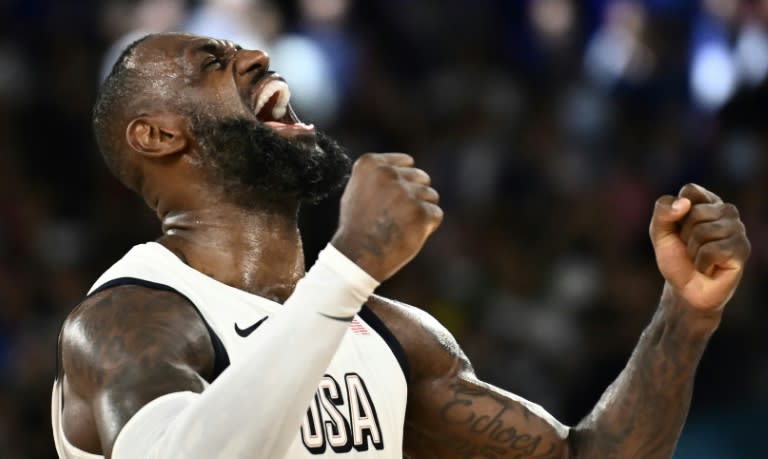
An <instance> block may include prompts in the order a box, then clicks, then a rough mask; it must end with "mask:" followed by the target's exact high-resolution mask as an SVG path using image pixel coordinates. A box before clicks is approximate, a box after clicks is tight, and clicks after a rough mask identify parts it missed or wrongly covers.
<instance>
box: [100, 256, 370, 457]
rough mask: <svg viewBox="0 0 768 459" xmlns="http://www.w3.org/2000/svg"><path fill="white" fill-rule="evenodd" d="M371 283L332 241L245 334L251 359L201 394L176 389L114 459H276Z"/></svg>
mask: <svg viewBox="0 0 768 459" xmlns="http://www.w3.org/2000/svg"><path fill="white" fill-rule="evenodd" d="M378 284H379V283H378V282H377V281H376V280H375V279H373V278H372V277H371V276H369V275H368V274H367V273H366V272H365V271H363V270H362V269H361V268H360V267H358V266H357V265H356V264H354V263H353V262H352V261H350V260H349V259H347V258H346V257H345V256H344V255H342V254H341V253H340V252H339V251H338V250H336V249H335V248H334V247H333V246H331V245H330V244H329V245H328V246H327V247H326V248H325V249H324V250H323V251H322V252H321V253H320V256H319V257H318V260H317V262H316V263H315V264H314V266H313V267H312V268H311V269H310V270H309V272H308V273H307V274H306V276H305V277H304V278H303V279H302V280H301V281H299V283H298V284H297V286H296V290H295V291H294V293H293V295H291V297H290V298H288V300H287V301H286V302H285V304H284V305H283V308H282V309H281V310H280V312H279V313H277V314H273V315H272V316H271V317H270V319H269V320H267V321H266V322H264V325H262V326H261V327H259V330H258V332H257V333H254V334H252V335H251V336H250V337H248V340H249V341H250V345H251V346H252V349H253V352H252V353H251V355H249V356H248V357H247V358H246V359H244V360H242V361H240V362H237V363H235V364H232V365H231V366H230V367H229V368H227V369H226V370H225V371H224V372H223V373H222V374H221V375H220V376H219V377H218V378H217V379H216V380H215V381H214V382H213V383H212V384H211V385H210V386H208V388H207V389H206V390H205V391H203V392H202V393H200V394H195V393H192V392H176V393H172V394H167V395H164V396H162V397H159V398H157V399H155V400H153V401H152V402H150V403H148V404H147V405H145V406H144V407H143V408H142V409H141V410H139V411H138V412H137V413H136V414H135V415H134V416H133V417H132V418H131V420H130V421H128V423H127V424H126V425H125V426H124V427H123V429H122V431H121V432H120V434H119V435H118V437H117V440H116V441H115V446H114V448H113V452H112V457H113V458H114V459H139V458H140V459H148V458H157V459H171V458H187V459H212V458H227V459H233V458H245V457H247V458H265V459H267V458H268V459H280V458H283V457H284V456H285V454H286V451H287V450H288V448H289V447H290V445H291V443H292V442H293V441H294V439H295V438H296V435H297V434H298V432H299V427H300V425H301V420H302V418H303V417H304V415H305V414H306V412H307V407H308V406H309V403H310V401H311V400H312V397H313V395H314V393H315V390H316V389H317V384H318V382H319V381H320V379H321V378H322V376H323V374H324V372H325V371H326V370H327V368H328V365H329V364H330V361H331V359H332V358H333V356H334V354H335V353H336V350H337V349H338V347H339V344H340V343H341V340H342V338H343V337H344V334H345V333H346V332H347V328H348V326H349V320H351V319H352V317H353V316H354V315H355V314H356V313H357V312H358V311H359V310H360V308H361V307H362V305H363V303H364V302H365V301H366V300H367V299H368V297H369V296H370V295H371V293H373V290H374V289H375V288H376V287H377V286H378Z"/></svg>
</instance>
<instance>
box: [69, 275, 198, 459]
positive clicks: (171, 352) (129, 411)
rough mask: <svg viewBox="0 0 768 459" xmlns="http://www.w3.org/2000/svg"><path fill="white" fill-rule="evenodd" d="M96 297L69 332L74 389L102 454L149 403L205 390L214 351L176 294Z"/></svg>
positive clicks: (123, 291) (130, 292) (127, 291)
mask: <svg viewBox="0 0 768 459" xmlns="http://www.w3.org/2000/svg"><path fill="white" fill-rule="evenodd" d="M114 290H115V291H114V292H105V294H103V295H102V296H100V297H98V298H94V299H93V300H92V301H90V304H86V305H85V306H86V307H85V308H81V309H80V310H78V312H77V314H75V315H73V317H71V318H70V319H69V320H68V321H67V323H66V324H65V327H64V333H63V339H62V351H63V352H62V362H63V366H64V374H65V375H66V378H67V381H68V382H69V387H71V388H72V390H73V391H75V393H77V395H78V396H79V397H80V398H82V399H83V400H84V401H86V403H88V404H89V406H90V407H91V410H92V414H93V419H94V424H95V425H94V426H93V427H94V428H95V429H96V431H97V433H98V437H99V439H100V443H101V446H102V451H103V452H104V453H105V455H106V456H107V457H109V456H110V453H111V450H112V446H113V445H114V442H115V439H116V438H117V435H118V434H119V433H120V431H121V430H122V428H123V426H125V424H126V423H127V422H128V421H129V420H130V419H131V417H133V416H134V415H135V414H136V413H137V412H138V411H139V410H140V409H141V408H142V407H143V406H145V405H146V404H148V403H149V402H151V401H152V400H155V399H157V398H158V397H160V396H162V395H165V394H169V393H174V392H184V391H192V392H201V391H202V390H203V388H204V386H205V380H204V379H203V376H202V375H206V374H207V373H209V372H210V370H211V364H212V362H213V350H212V345H211V343H210V337H209V335H208V332H207V329H206V328H205V325H204V324H203V322H202V319H201V318H200V317H199V316H198V315H197V312H196V311H195V310H194V308H193V307H192V306H191V305H190V304H189V303H188V302H186V300H185V299H183V298H182V297H180V296H179V295H177V294H175V293H172V292H165V291H153V290H147V289H144V288H141V287H119V288H116V289H114Z"/></svg>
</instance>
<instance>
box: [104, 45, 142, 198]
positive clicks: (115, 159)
mask: <svg viewBox="0 0 768 459" xmlns="http://www.w3.org/2000/svg"><path fill="white" fill-rule="evenodd" d="M150 37H152V34H150V35H145V36H143V37H141V38H139V39H138V40H136V41H134V42H132V43H131V44H129V45H128V46H127V47H126V48H125V49H124V50H123V52H122V53H120V56H119V57H118V58H117V61H116V62H115V64H114V65H113V66H112V70H111V71H110V72H109V75H107V78H106V79H105V80H104V82H103V83H102V85H101V88H100V89H99V92H98V95H97V96H96V103H95V104H94V106H93V119H92V121H93V131H94V134H95V136H96V144H97V145H98V147H99V150H100V151H101V155H102V157H103V158H104V162H106V163H107V167H108V168H109V170H110V171H111V172H112V173H113V174H114V175H115V177H117V178H118V180H120V181H121V182H123V183H124V184H125V185H126V186H128V187H129V188H134V185H133V183H132V180H131V178H130V177H129V175H130V174H129V171H128V170H127V169H128V168H127V167H126V164H125V161H124V158H123V155H124V152H123V148H122V143H121V136H122V132H116V126H114V123H115V121H116V120H117V119H118V118H119V116H120V115H121V110H124V109H126V107H128V106H129V105H131V102H132V100H133V99H134V98H136V97H137V96H138V95H139V94H141V93H142V92H143V91H144V90H145V88H144V85H145V84H146V79H145V78H144V77H142V75H141V73H140V71H139V69H137V68H135V67H134V66H133V65H129V63H130V62H131V58H132V57H133V56H134V53H135V51H136V48H137V47H138V46H139V45H140V44H141V43H142V42H144V41H145V40H147V39H148V38H150Z"/></svg>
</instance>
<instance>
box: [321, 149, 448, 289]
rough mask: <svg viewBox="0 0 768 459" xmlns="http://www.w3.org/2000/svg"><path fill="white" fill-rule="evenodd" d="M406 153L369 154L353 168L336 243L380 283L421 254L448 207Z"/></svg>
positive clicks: (342, 203) (429, 180)
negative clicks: (440, 200) (443, 208)
mask: <svg viewBox="0 0 768 459" xmlns="http://www.w3.org/2000/svg"><path fill="white" fill-rule="evenodd" d="M413 164H414V162H413V158H412V157H410V156H409V155H406V154H402V153H382V154H372V153H369V154H366V155H363V156H361V157H360V158H359V159H358V160H357V161H356V162H355V165H354V167H353V168H352V176H351V177H350V179H349V183H347V187H346V189H345V190H344V195H343V196H342V197H341V210H340V215H339V227H338V230H337V231H336V234H335V235H334V236H333V239H332V240H331V243H332V244H333V246H334V247H336V248H337V249H338V250H339V251H340V252H341V253H343V254H344V255H346V256H347V257H348V258H349V259H351V260H352V261H354V262H355V263H357V265H358V266H360V267H361V268H363V269H364V270H365V271H366V272H367V273H368V274H370V275H371V277H374V278H375V279H376V280H378V281H379V282H381V281H383V280H385V279H388V278H389V277H391V276H392V275H393V274H395V273H396V272H397V271H399V270H400V268H402V267H403V266H405V265H406V264H407V263H408V262H409V261H411V259H413V257H415V256H416V254H417V253H419V250H421V247H422V246H423V245H424V242H425V241H426V240H427V237H429V235H430V234H432V233H433V232H434V231H435V229H437V227H438V226H439V225H440V222H441V221H442V219H443V211H442V210H441V209H440V207H439V206H438V205H437V204H438V201H439V196H438V194H437V191H435V190H434V189H433V188H432V187H431V186H430V183H431V179H430V177H429V175H427V173H426V172H424V171H422V170H421V169H416V168H414V167H413Z"/></svg>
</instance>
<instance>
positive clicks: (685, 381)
mask: <svg viewBox="0 0 768 459" xmlns="http://www.w3.org/2000/svg"><path fill="white" fill-rule="evenodd" d="M681 301H682V300H681V299H679V298H677V297H676V296H675V294H674V292H673V291H672V288H671V287H669V286H668V285H666V286H665V288H664V293H663V294H662V299H661V302H660V305H659V308H658V310H657V311H656V314H655V315H654V317H653V320H652V321H651V323H650V325H649V326H648V327H647V328H646V329H645V331H644V332H643V334H642V336H641V337H640V340H639V342H638V344H637V346H636V347H635V350H634V352H633V354H632V357H631V358H630V359H629V362H628V363H627V366H626V367H625V368H624V370H623V371H622V372H621V374H620V375H619V377H618V378H617V379H616V381H614V383H613V384H611V386H610V387H608V389H607V390H606V391H605V393H604V394H603V396H602V398H601V399H600V401H599V402H598V403H597V405H596V406H595V408H594V409H593V410H592V412H591V413H590V414H589V415H588V416H587V417H586V418H585V419H584V420H583V421H582V422H581V423H579V425H578V426H576V427H575V428H574V429H573V430H572V432H571V435H570V437H569V440H570V443H571V448H572V451H573V456H574V457H578V458H595V459H599V458H625V457H632V458H638V459H640V458H642V459H655V458H669V457H671V456H672V453H673V452H674V448H675V445H676V443H677V439H678V437H679V435H680V432H681V430H682V427H683V423H684V422H685V419H686V416H687V415H688V409H689V406H690V402H691V395H692V392H693V380H694V375H695V372H696V368H697V366H698V363H699V360H700V359H701V356H702V353H703V352H704V349H705V347H706V344H707V342H708V340H709V337H710V336H711V334H712V333H713V332H714V331H715V329H716V328H717V326H718V324H719V321H720V316H719V313H714V314H712V315H709V316H702V315H701V314H697V313H695V312H693V311H692V310H691V308H686V307H685V305H684V304H682V303H681Z"/></svg>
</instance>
